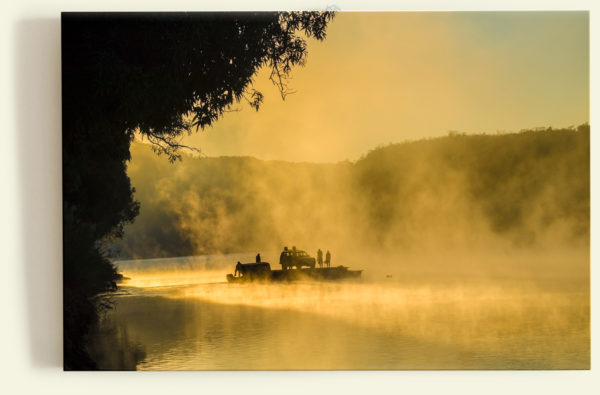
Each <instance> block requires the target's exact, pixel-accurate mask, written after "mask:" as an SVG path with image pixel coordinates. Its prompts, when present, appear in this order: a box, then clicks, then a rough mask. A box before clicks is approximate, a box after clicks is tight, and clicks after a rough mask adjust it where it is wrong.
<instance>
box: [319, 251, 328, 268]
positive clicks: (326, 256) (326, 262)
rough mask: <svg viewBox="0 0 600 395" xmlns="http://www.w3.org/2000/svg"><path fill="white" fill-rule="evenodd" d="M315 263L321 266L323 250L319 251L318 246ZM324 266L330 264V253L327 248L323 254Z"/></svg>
mask: <svg viewBox="0 0 600 395" xmlns="http://www.w3.org/2000/svg"><path fill="white" fill-rule="evenodd" d="M317 263H318V264H319V267H320V268H323V251H321V249H320V248H319V250H318V251H317ZM325 266H327V267H330V266H331V253H330V252H329V250H327V253H326V254H325Z"/></svg>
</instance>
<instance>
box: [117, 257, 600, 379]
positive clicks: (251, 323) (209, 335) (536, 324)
mask: <svg viewBox="0 0 600 395" xmlns="http://www.w3.org/2000/svg"><path fill="white" fill-rule="evenodd" d="M125 266H126V265H125ZM125 269H127V268H126V267H124V268H123V271H124V273H125V274H126V275H127V276H130V277H131V282H130V283H129V285H127V286H125V287H123V291H124V292H123V295H121V296H119V297H117V298H116V302H117V305H116V308H115V309H114V310H113V311H112V312H111V314H110V319H111V320H113V322H114V323H115V325H120V326H122V327H123V328H126V331H127V335H128V336H129V338H131V339H132V340H131V341H132V342H138V343H140V344H142V345H143V346H144V349H145V352H146V357H145V358H144V359H143V360H142V361H141V362H140V363H139V364H138V366H137V368H138V369H141V370H188V369H216V370H221V369H223V370H237V369H277V370H279V369H587V368H589V361H590V355H589V287H588V286H587V282H586V281H585V280H583V279H581V280H578V279H577V278H571V279H565V278H561V279H556V278H554V279H552V278H551V276H547V278H545V279H544V280H543V281H531V280H530V279H522V278H521V279H519V278H504V279H489V278H488V279H481V278H476V279H471V280H466V279H465V278H464V277H461V278H448V277H447V276H445V277H444V279H443V280H440V281H434V280H431V279H430V280H425V279H414V278H411V279H410V280H408V279H403V280H402V281H397V280H393V281H391V280H390V281H376V282H374V281H364V282H360V283H298V284H285V285H273V284H271V285H252V284H251V285H229V284H226V283H223V282H222V279H223V278H224V277H223V276H221V277H220V278H221V282H219V283H217V282H210V281H200V280H201V279H202V278H204V279H205V280H207V279H211V278H212V277H213V276H215V277H216V276H217V274H219V273H220V272H219V271H220V270H222V274H224V273H225V271H226V269H221V268H220V267H219V266H218V265H217V266H213V267H211V268H210V269H206V270H205V269H204V268H198V267H195V268H192V269H190V270H191V272H193V273H194V275H193V276H192V277H193V278H195V280H196V281H199V282H192V281H184V282H183V283H181V284H178V283H177V281H174V279H176V278H177V277H178V276H183V274H182V269H181V268H180V269H181V270H177V271H176V273H175V274H174V277H170V276H169V275H167V274H166V273H163V275H160V274H159V272H158V271H155V272H154V273H152V274H151V272H152V271H148V272H144V271H141V270H138V271H135V270H129V271H127V270H125ZM130 269H131V268H130ZM155 269H156V268H155ZM157 270H158V269H157ZM169 270H170V271H172V270H173V268H172V267H171V268H170V269H169ZM144 273H145V274H144ZM188 274H189V273H188ZM184 277H185V276H184ZM151 278H155V280H156V279H163V280H162V281H157V282H154V283H153V282H152V281H150V279H151ZM185 278H187V279H189V277H185ZM149 285H153V286H149Z"/></svg>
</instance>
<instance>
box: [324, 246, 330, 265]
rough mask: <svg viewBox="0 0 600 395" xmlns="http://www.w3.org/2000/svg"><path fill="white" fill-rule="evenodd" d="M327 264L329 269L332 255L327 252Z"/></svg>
mask: <svg viewBox="0 0 600 395" xmlns="http://www.w3.org/2000/svg"><path fill="white" fill-rule="evenodd" d="M325 264H326V265H327V267H329V265H330V264H331V253H330V252H329V250H327V254H325Z"/></svg>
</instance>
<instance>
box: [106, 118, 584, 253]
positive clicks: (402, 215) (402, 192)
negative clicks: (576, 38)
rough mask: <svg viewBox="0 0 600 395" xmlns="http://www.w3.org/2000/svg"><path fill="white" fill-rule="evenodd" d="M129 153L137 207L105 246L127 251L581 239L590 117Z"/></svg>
mask: <svg viewBox="0 0 600 395" xmlns="http://www.w3.org/2000/svg"><path fill="white" fill-rule="evenodd" d="M133 154H134V160H133V161H132V162H131V166H130V168H129V170H128V171H129V175H130V176H131V177H132V179H133V182H134V184H135V185H136V187H137V192H136V197H137V199H139V200H140V201H141V202H142V209H141V214H140V216H139V218H138V219H137V220H136V222H135V223H134V224H132V225H128V227H127V228H126V232H125V233H126V235H125V238H124V240H123V241H122V242H120V243H117V244H116V245H115V246H114V247H113V248H114V249H115V251H117V252H118V253H119V254H120V256H121V257H124V258H130V257H136V258H149V257H168V256H184V255H194V254H210V253H218V252H223V253H229V252H240V251H255V250H256V251H264V250H271V251H277V250H279V249H280V248H281V246H282V245H285V244H286V243H288V242H289V241H290V240H294V242H295V243H298V244H301V245H312V244H313V243H314V242H315V240H320V241H327V242H328V243H329V242H332V243H334V242H335V243H336V244H338V246H339V247H338V248H342V247H343V248H350V247H354V246H361V247H364V248H367V249H388V250H394V249H395V250H403V251H404V250H409V249H422V248H425V249H427V248H440V249H443V248H445V247H448V246H452V245H454V246H458V247H460V248H470V247H477V243H480V244H481V245H487V244H485V243H487V242H488V241H490V239H494V240H503V241H504V242H506V243H507V244H508V245H511V246H513V247H522V248H526V247H532V246H536V245H542V246H543V245H545V244H551V245H552V246H554V247H556V246H565V247H573V246H578V245H585V244H587V243H588V242H589V207H590V200H589V199H590V189H589V188H590V186H589V185H590V184H589V175H590V172H589V126H588V125H583V126H580V127H579V128H577V129H576V130H574V129H573V130H571V129H561V130H551V129H548V130H543V131H525V132H522V133H515V134H505V135H458V134H453V135H450V136H447V137H442V138H436V139H428V140H421V141H415V142H408V143H402V144H393V145H389V146H385V147H380V148H377V149H374V150H372V151H371V152H369V153H368V154H367V155H366V156H364V157H363V158H361V159H360V160H358V161H356V162H355V163H350V162H343V163H337V164H309V163H287V162H280V161H262V160H258V159H254V158H233V157H223V158H193V157H191V156H190V157H186V158H185V160H184V161H183V162H181V163H178V164H177V165H176V166H161V165H160V162H159V161H158V160H157V159H156V158H155V156H154V155H152V153H151V151H150V150H149V149H148V147H147V146H146V145H144V144H134V148H133ZM316 244H317V245H318V244H319V243H316Z"/></svg>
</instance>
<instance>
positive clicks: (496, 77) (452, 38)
mask: <svg viewBox="0 0 600 395" xmlns="http://www.w3.org/2000/svg"><path fill="white" fill-rule="evenodd" d="M588 47H589V16H588V13H587V12H518V13H517V12H489V13H486V12H452V13H446V12H427V13H419V12H404V13H376V12H369V13H364V12H357V13H354V12H342V13H338V14H337V15H336V17H335V19H334V20H333V21H332V23H331V25H330V26H329V27H328V31H327V39H326V40H325V41H324V42H316V41H314V40H312V41H310V42H309V47H308V53H309V55H308V61H307V64H306V66H305V67H304V68H298V69H296V70H294V72H293V80H292V81H291V82H290V88H291V89H293V90H294V91H296V93H294V94H291V95H288V96H287V98H286V99H285V101H283V100H282V99H281V97H280V95H279V93H278V91H277V89H276V88H275V87H274V86H273V85H272V84H271V82H270V81H268V73H267V72H266V71H263V72H262V73H260V74H259V75H258V77H257V78H256V80H255V87H256V88H257V89H259V90H261V91H262V92H263V93H264V94H265V101H264V103H263V106H262V108H261V109H260V111H259V112H256V111H254V110H253V109H251V108H250V107H249V106H247V105H245V104H243V103H242V104H239V105H238V106H236V109H237V110H239V111H238V112H231V113H227V114H225V116H224V118H223V119H221V120H220V121H219V122H217V123H216V124H215V125H214V127H212V128H209V129H207V130H206V131H205V132H204V133H198V134H192V135H191V136H189V137H186V138H185V139H184V142H185V143H187V144H190V145H193V146H196V147H199V148H200V149H201V150H202V152H203V153H204V154H205V155H207V156H220V155H231V156H238V155H250V156H254V157H257V158H261V159H281V160H288V161H307V162H335V161H339V160H344V159H350V160H355V159H357V158H358V157H360V156H361V155H363V154H364V153H365V152H366V151H368V150H369V149H372V148H375V147H377V146H378V145H381V144H387V143H389V142H401V141H404V140H407V139H408V140H415V139H420V138H424V137H431V136H440V135H445V134H447V133H448V131H451V130H458V131H461V132H467V133H472V132H474V133H495V132H496V131H519V130H521V129H524V128H534V127H540V126H552V127H568V126H571V125H579V124H582V123H585V122H588V120H589V50H588Z"/></svg>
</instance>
